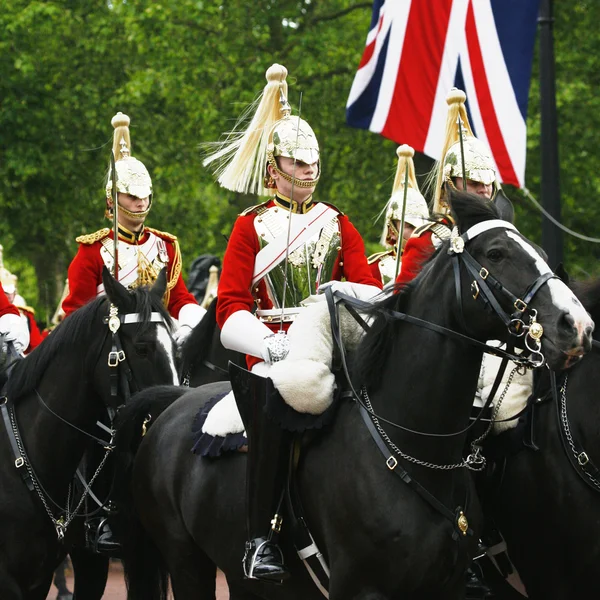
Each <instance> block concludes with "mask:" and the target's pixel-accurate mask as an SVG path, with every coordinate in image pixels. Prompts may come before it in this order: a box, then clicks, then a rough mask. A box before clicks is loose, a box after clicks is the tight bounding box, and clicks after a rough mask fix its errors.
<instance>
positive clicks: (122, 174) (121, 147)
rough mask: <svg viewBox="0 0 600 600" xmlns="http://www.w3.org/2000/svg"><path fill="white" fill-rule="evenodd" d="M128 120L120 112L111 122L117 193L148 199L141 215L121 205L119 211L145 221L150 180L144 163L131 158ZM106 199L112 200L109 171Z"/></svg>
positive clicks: (109, 210) (149, 193)
mask: <svg viewBox="0 0 600 600" xmlns="http://www.w3.org/2000/svg"><path fill="white" fill-rule="evenodd" d="M129 123H130V119H129V117H128V116H127V115H125V114H123V113H122V112H118V113H117V114H116V115H115V116H114V117H113V118H112V120H111V125H112V126H113V127H114V130H115V131H114V134H113V148H112V150H113V153H114V155H115V161H116V162H115V170H116V171H117V191H118V192H122V193H124V194H131V195H132V196H136V197H137V198H148V197H149V198H150V202H149V204H148V209H147V210H145V211H144V212H143V213H132V212H130V211H128V210H126V209H125V208H123V207H122V206H121V205H119V210H121V211H123V212H124V213H126V214H127V215H128V216H130V217H131V218H134V219H145V218H146V216H147V215H148V213H149V212H150V207H151V206H152V179H150V174H149V173H148V169H146V167H145V166H144V163H142V162H141V161H139V160H138V159H137V158H134V157H133V156H131V137H130V134H129ZM106 197H107V199H108V200H113V198H112V174H111V172H110V169H109V173H108V180H107V182H106ZM109 214H110V216H111V217H112V210H111V209H110V207H108V208H107V216H109Z"/></svg>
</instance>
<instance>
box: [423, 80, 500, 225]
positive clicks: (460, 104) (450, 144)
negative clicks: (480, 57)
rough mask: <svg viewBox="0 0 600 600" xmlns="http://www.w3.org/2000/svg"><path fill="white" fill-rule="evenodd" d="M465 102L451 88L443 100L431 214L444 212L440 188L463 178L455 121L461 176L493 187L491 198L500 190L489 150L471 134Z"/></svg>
mask: <svg viewBox="0 0 600 600" xmlns="http://www.w3.org/2000/svg"><path fill="white" fill-rule="evenodd" d="M466 99H467V96H466V95H465V93H464V92H463V91H462V90H459V89H457V88H452V89H451V90H450V93H449V94H448V96H447V97H446V102H447V103H448V117H447V120H446V135H445V138H444V146H443V149H442V157H443V160H442V161H440V162H438V163H437V164H436V166H435V168H434V169H435V170H434V172H433V177H435V179H436V183H435V190H434V199H433V201H434V204H433V211H434V212H436V213H445V212H448V206H447V204H446V202H445V200H444V198H443V196H444V193H443V188H444V185H445V184H448V185H451V186H454V182H453V179H454V178H456V177H460V178H462V177H463V161H462V154H461V142H460V134H459V122H460V131H462V153H464V160H465V164H464V175H466V177H467V179H470V180H472V181H477V182H480V183H483V184H484V185H490V184H491V185H493V189H492V199H493V198H494V196H495V195H496V192H497V191H498V189H499V187H500V184H499V182H498V179H497V175H496V166H495V164H494V161H493V159H492V156H491V154H490V151H489V149H488V148H487V147H486V145H485V144H484V143H483V142H481V141H480V140H478V139H477V138H476V137H475V136H474V135H473V130H472V129H471V124H470V123H469V118H468V116H467V111H466V108H465V100H466Z"/></svg>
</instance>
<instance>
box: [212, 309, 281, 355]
mask: <svg viewBox="0 0 600 600" xmlns="http://www.w3.org/2000/svg"><path fill="white" fill-rule="evenodd" d="M284 337H285V338H286V339H285V340H284V339H283V338H284ZM286 342H287V335H285V334H280V333H277V334H274V333H273V332H272V331H271V330H270V329H269V328H268V327H267V326H266V325H265V324H264V323H263V322H262V321H259V320H258V319H257V318H256V317H255V316H254V315H253V314H252V313H250V312H249V311H247V310H238V311H237V312H234V313H233V314H232V315H230V316H229V318H228V319H227V321H225V323H224V324H223V328H222V329H221V343H222V344H223V346H225V348H227V349H228V350H235V351H236V352H241V353H242V354H250V355H251V356H256V357H257V358H262V359H263V360H264V361H265V362H267V363H271V362H273V361H274V360H281V357H282V355H284V354H287V351H286V348H285V345H286Z"/></svg>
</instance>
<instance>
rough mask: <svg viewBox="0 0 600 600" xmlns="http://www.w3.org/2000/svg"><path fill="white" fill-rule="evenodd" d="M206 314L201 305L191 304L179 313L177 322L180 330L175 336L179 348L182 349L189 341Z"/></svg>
mask: <svg viewBox="0 0 600 600" xmlns="http://www.w3.org/2000/svg"><path fill="white" fill-rule="evenodd" d="M205 314H206V309H205V308H202V307H201V306H200V305H199V304H194V303H192V302H190V303H189V304H184V305H183V306H182V307H181V310H180V311H179V316H178V318H177V322H178V323H179V328H178V329H177V330H176V331H175V333H174V334H173V339H174V340H175V344H176V345H177V347H178V348H181V347H182V346H183V344H184V343H185V340H187V339H188V337H189V335H190V333H192V329H194V327H196V325H198V323H200V321H202V318H203V317H204V315H205Z"/></svg>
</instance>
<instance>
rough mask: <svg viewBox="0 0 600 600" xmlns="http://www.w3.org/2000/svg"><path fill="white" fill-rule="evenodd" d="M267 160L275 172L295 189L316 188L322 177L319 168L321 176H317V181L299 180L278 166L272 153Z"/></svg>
mask: <svg viewBox="0 0 600 600" xmlns="http://www.w3.org/2000/svg"><path fill="white" fill-rule="evenodd" d="M267 160H268V162H269V164H270V165H271V166H272V167H273V169H274V170H275V172H276V173H277V174H278V175H280V176H281V178H282V179H285V180H286V181H287V182H288V183H291V184H292V185H293V186H294V187H299V188H311V187H315V186H316V185H317V183H318V181H319V178H320V177H321V169H320V167H319V174H318V175H317V177H315V179H298V178H297V177H294V175H289V174H288V173H284V172H283V171H282V170H281V169H280V168H279V166H278V165H277V161H276V160H275V157H274V156H273V154H272V153H269V156H268V159H267ZM294 164H295V163H294Z"/></svg>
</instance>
